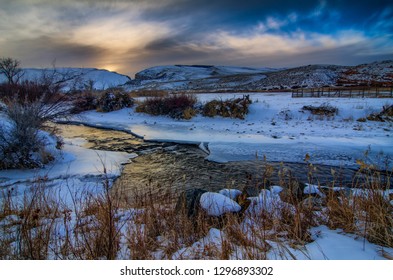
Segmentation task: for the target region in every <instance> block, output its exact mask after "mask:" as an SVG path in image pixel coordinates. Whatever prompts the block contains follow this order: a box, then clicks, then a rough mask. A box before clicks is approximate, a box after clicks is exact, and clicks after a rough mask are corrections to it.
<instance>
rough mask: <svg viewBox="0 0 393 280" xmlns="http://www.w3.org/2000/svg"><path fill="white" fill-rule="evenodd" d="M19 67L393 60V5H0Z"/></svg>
mask: <svg viewBox="0 0 393 280" xmlns="http://www.w3.org/2000/svg"><path fill="white" fill-rule="evenodd" d="M0 34H1V35H0V57H12V58H15V59H18V60H19V61H20V62H21V65H22V67H38V68H42V67H43V68H45V67H52V66H53V65H54V66H56V67H95V68H101V69H108V70H111V71H117V72H119V73H123V74H127V75H130V76H131V77H133V75H134V74H135V73H136V72H138V71H141V70H143V69H145V68H148V67H153V66H157V65H173V64H186V65H197V64H198V65H230V66H248V67H292V66H301V65H308V64H338V65H357V64H361V63H367V62H373V61H376V60H386V59H393V1H379V0H372V1H370V0H368V1H365V0H349V1H340V0H329V1H325V0H320V1H311V0H304V1H302V0H298V1H295V0H293V1H283V0H159V1H158V0H95V1H93V0H61V1H57V0H0Z"/></svg>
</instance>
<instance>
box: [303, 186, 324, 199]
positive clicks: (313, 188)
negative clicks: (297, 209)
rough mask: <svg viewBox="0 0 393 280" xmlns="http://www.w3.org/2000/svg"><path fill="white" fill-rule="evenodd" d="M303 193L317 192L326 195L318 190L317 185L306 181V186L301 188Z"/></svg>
mask: <svg viewBox="0 0 393 280" xmlns="http://www.w3.org/2000/svg"><path fill="white" fill-rule="evenodd" d="M303 193H304V194H317V195H319V196H320V197H326V195H325V194H324V193H323V192H321V191H320V187H319V186H317V185H312V184H308V183H306V186H305V187H304V189H303Z"/></svg>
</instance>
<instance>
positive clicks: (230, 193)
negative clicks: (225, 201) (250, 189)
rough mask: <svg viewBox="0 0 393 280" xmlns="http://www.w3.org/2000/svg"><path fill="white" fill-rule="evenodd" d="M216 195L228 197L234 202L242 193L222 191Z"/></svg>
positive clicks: (230, 190) (231, 190) (233, 190)
mask: <svg viewBox="0 0 393 280" xmlns="http://www.w3.org/2000/svg"><path fill="white" fill-rule="evenodd" d="M218 193H219V194H222V195H225V196H226V197H229V198H230V199H232V200H235V201H236V199H237V198H238V196H239V195H241V194H242V192H241V191H239V190H237V189H222V190H220V191H219V192H218Z"/></svg>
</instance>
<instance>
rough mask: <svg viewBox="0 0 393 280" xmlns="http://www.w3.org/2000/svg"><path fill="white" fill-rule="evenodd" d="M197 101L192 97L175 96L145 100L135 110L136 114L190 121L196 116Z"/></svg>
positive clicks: (184, 95)
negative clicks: (164, 116)
mask: <svg viewBox="0 0 393 280" xmlns="http://www.w3.org/2000/svg"><path fill="white" fill-rule="evenodd" d="M196 102H197V100H196V98H195V97H194V96H192V95H187V94H176V95H171V96H168V97H152V98H147V99H146V100H145V101H143V102H142V103H141V104H139V106H138V107H137V108H136V111H137V112H140V113H147V114H150V115H154V116H158V115H166V116H170V117H172V118H175V119H191V118H192V117H193V116H195V115H196V110H195V108H194V106H195V104H196Z"/></svg>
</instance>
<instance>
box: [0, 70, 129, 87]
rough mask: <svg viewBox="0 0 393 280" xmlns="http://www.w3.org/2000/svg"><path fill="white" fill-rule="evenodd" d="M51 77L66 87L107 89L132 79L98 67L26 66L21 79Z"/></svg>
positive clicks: (3, 77) (3, 78) (29, 79)
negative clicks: (41, 67)
mask: <svg viewBox="0 0 393 280" xmlns="http://www.w3.org/2000/svg"><path fill="white" fill-rule="evenodd" d="M42 79H50V80H51V81H53V82H63V83H64V86H65V89H66V90H67V89H83V88H86V87H93V88H94V89H99V90H100V89H106V88H109V87H116V86H122V85H124V84H125V83H127V82H129V81H131V79H130V77H128V76H126V75H122V74H118V73H116V72H110V71H108V70H104V69H96V68H55V69H53V68H48V69H38V68H24V69H23V75H22V77H21V81H25V80H28V81H40V80H42ZM1 82H5V76H3V75H0V83H1Z"/></svg>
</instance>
